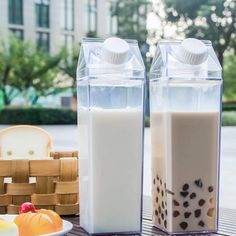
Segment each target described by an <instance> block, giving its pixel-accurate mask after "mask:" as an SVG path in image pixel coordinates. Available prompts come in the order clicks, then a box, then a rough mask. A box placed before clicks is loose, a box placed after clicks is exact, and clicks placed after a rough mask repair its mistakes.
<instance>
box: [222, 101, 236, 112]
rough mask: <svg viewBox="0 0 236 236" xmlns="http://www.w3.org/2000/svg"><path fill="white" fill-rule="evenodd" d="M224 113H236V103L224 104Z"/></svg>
mask: <svg viewBox="0 0 236 236" xmlns="http://www.w3.org/2000/svg"><path fill="white" fill-rule="evenodd" d="M222 110H223V111H236V102H229V103H223V105H222Z"/></svg>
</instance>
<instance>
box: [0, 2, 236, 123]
mask: <svg viewBox="0 0 236 236" xmlns="http://www.w3.org/2000/svg"><path fill="white" fill-rule="evenodd" d="M111 35H116V36H120V37H122V38H134V39H137V40H138V42H139V46H140V50H141V53H142V56H143V59H144V62H145V64H146V67H147V71H149V68H150V65H151V61H152V57H153V55H154V52H155V47H156V43H157V40H158V39H161V38H168V39H183V38H185V37H196V38H199V39H208V40H211V41H212V43H213V45H214V48H215V50H216V52H217V55H218V58H219V60H220V63H221V64H222V66H223V68H224V94H223V95H224V96H223V97H224V106H223V110H224V114H223V125H236V113H234V111H235V110H236V102H235V101H236V83H235V79H236V78H235V77H236V70H235V67H236V56H235V54H236V2H235V0H195V1H187V0H0V108H1V111H0V123H2V124H4V123H8V124H17V123H30V124H75V123H76V112H75V110H76V90H75V84H76V65H77V59H78V55H79V50H80V42H81V40H82V38H83V37H102V38H106V37H108V36H111ZM146 110H147V111H146V112H147V114H148V101H147V109H146ZM12 114H14V115H12ZM51 114H55V115H51ZM148 123H149V122H148V118H147V119H146V125H148Z"/></svg>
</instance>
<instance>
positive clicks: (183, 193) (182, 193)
mask: <svg viewBox="0 0 236 236" xmlns="http://www.w3.org/2000/svg"><path fill="white" fill-rule="evenodd" d="M188 194H189V192H188V191H185V192H180V195H181V196H182V197H187V196H188Z"/></svg>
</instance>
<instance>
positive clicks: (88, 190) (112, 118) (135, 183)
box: [79, 109, 143, 233]
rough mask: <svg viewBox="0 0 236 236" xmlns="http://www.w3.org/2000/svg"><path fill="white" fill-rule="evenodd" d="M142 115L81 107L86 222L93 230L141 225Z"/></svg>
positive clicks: (122, 229) (129, 228) (83, 215)
mask: <svg viewBox="0 0 236 236" xmlns="http://www.w3.org/2000/svg"><path fill="white" fill-rule="evenodd" d="M142 119H143V117H142V112H141V110H133V109H92V110H90V111H89V112H88V111H87V112H86V111H83V110H79V140H80V142H81V141H82V140H83V143H82V142H81V143H80V170H83V172H81V171H80V189H83V191H80V193H82V195H81V196H80V199H81V201H80V202H81V203H80V211H81V226H82V227H83V228H85V230H87V231H89V232H90V233H106V232H107V233H110V232H126V231H131V232H132V231H139V230H140V223H141V219H140V211H141V194H142V184H141V183H142V150H143V146H142V138H143V130H142ZM88 133H89V136H90V137H91V140H88V142H87V141H84V140H86V139H87V137H88ZM88 166H89V168H88ZM89 170H90V172H89ZM89 219H92V220H90V221H89Z"/></svg>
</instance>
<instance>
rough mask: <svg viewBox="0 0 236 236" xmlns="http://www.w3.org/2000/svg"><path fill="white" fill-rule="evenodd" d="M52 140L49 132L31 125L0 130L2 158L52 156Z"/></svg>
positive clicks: (0, 156) (0, 152)
mask: <svg viewBox="0 0 236 236" xmlns="http://www.w3.org/2000/svg"><path fill="white" fill-rule="evenodd" d="M51 146H52V140H51V137H50V135H49V133H48V132H46V131H45V130H43V129H41V128H38V127H36V126H30V125H17V126H13V127H10V128H6V129H3V130H2V131H0V158H3V159H12V158H14V159H15V158H17V159H18V158H20V159H22V158H26V159H28V158H29V159H34V158H46V157H50V151H51Z"/></svg>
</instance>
